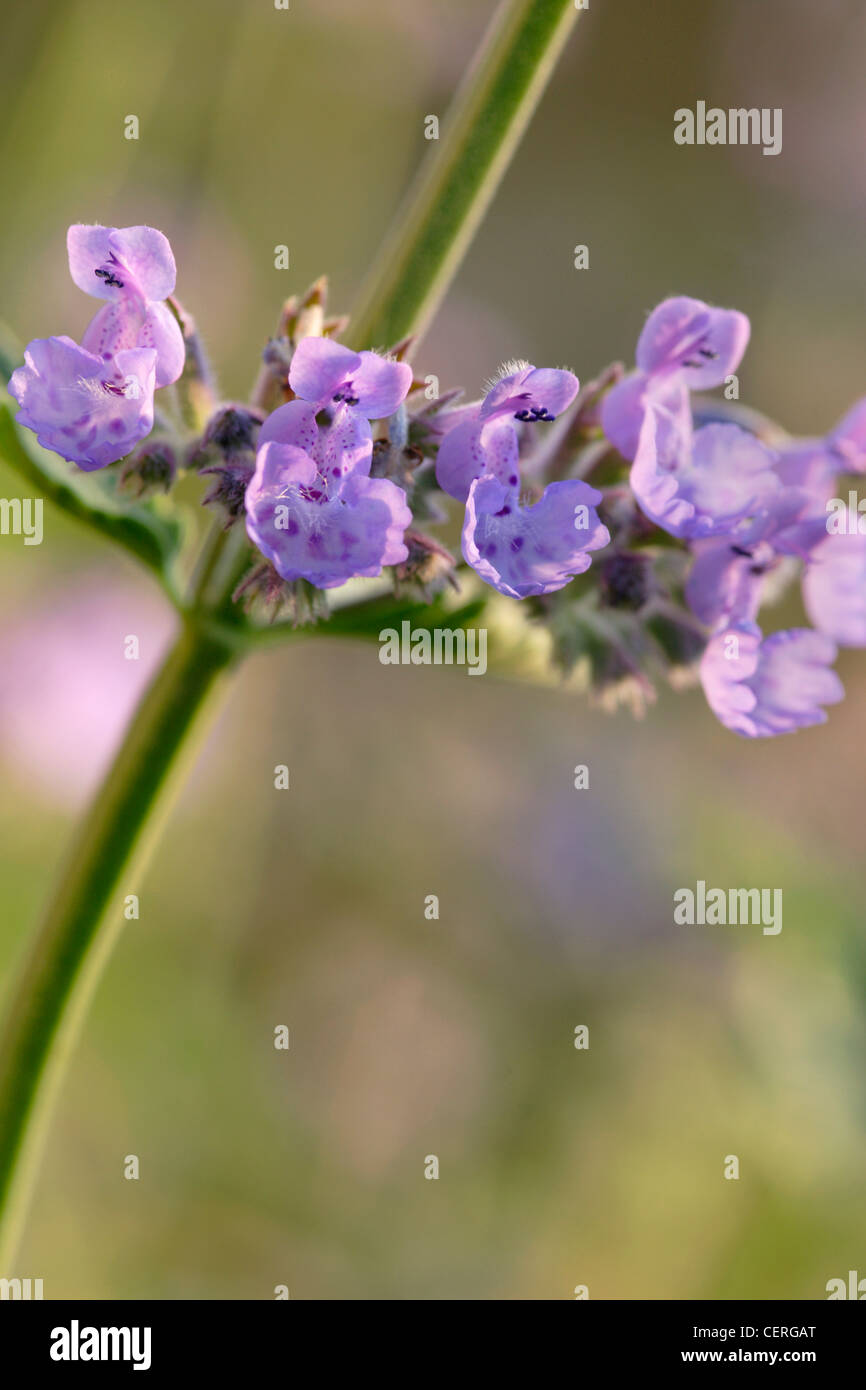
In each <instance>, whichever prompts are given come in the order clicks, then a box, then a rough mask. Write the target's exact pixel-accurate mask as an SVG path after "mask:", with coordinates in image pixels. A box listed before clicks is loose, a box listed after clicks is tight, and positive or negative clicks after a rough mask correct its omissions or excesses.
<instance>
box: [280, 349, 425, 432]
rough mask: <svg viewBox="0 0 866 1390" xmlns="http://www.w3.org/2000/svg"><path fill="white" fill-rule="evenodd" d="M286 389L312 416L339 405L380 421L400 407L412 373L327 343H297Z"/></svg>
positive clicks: (370, 354) (404, 366)
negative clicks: (309, 407)
mask: <svg viewBox="0 0 866 1390" xmlns="http://www.w3.org/2000/svg"><path fill="white" fill-rule="evenodd" d="M289 385H290V386H291V388H292V390H293V391H294V393H295V395H296V396H299V397H300V399H301V400H302V401H308V402H309V404H310V405H314V406H315V407H316V408H317V409H318V410H321V409H322V408H323V407H325V406H328V407H329V408H330V409H332V410H333V409H334V407H335V406H339V405H344V406H346V407H348V408H349V409H351V410H354V411H357V413H358V414H359V415H360V416H363V417H365V418H366V419H367V420H381V419H385V418H386V417H387V416H389V415H393V414H394V411H395V410H396V409H397V407H398V406H399V405H400V403H401V401H403V399H404V398H405V396H406V393H407V391H408V390H409V387H410V386H411V385H412V368H411V367H410V366H409V365H408V363H406V362H392V361H390V360H389V359H388V358H387V357H380V356H379V354H378V353H376V352H352V350H351V348H347V347H344V346H343V344H342V343H335V342H334V341H333V340H332V339H331V338H302V339H301V341H300V342H299V343H298V346H297V347H296V348H295V351H294V355H293V357H292V365H291V368H290V370H289Z"/></svg>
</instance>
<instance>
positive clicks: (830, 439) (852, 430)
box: [826, 396, 866, 473]
mask: <svg viewBox="0 0 866 1390" xmlns="http://www.w3.org/2000/svg"><path fill="white" fill-rule="evenodd" d="M826 442H827V445H828V447H829V448H831V449H832V450H833V452H834V454H835V455H836V457H837V458H838V459H839V462H840V466H841V471H842V472H846V473H866V396H864V398H863V399H862V400H860V401H858V402H857V404H856V405H853V406H852V407H851V409H850V410H849V411H848V413H847V415H844V416H843V417H842V419H841V420H840V421H839V423H838V425H837V426H836V428H835V429H833V430H831V431H830V433H829V434H828V435H827V440H826Z"/></svg>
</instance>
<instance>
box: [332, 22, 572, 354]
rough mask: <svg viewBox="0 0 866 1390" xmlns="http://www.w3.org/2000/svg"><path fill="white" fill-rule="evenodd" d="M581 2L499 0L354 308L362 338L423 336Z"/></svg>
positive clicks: (382, 343) (365, 343) (360, 342)
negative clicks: (434, 143) (441, 135)
mask: <svg viewBox="0 0 866 1390" xmlns="http://www.w3.org/2000/svg"><path fill="white" fill-rule="evenodd" d="M579 13H580V11H579V10H578V9H577V7H576V4H575V0H502V4H501V5H500V6H499V8H498V9H497V11H496V14H495V15H494V18H493V23H492V24H491V26H490V28H489V29H488V31H487V33H486V34H485V36H484V38H483V40H482V42H481V47H480V49H479V51H478V53H477V55H476V57H475V61H474V62H473V63H472V65H471V67H470V68H469V69H468V70H467V72H466V75H465V77H464V79H463V82H462V83H461V85H460V88H459V90H458V92H457V94H456V96H455V98H454V102H453V105H452V107H451V110H450V111H449V112H448V115H447V116H446V117H445V120H444V121H443V131H444V138H443V139H442V141H441V143H439V144H437V146H436V148H435V151H434V152H433V153H432V155H431V157H430V159H429V162H426V163H425V164H424V165H422V167H421V170H420V172H419V175H418V179H417V181H416V183H415V184H414V185H413V187H412V188H411V189H410V190H409V195H408V197H407V199H406V203H405V205H404V208H403V210H402V211H401V213H400V214H399V215H398V217H397V220H396V222H395V224H394V226H393V228H392V230H391V232H390V233H389V235H388V237H387V238H386V240H385V242H384V243H383V245H382V249H381V251H380V252H379V255H378V257H377V259H376V262H375V264H374V266H373V269H372V271H371V273H370V276H369V278H368V280H367V282H366V284H365V285H364V287H363V289H362V291H361V300H360V303H359V305H358V307H357V309H356V310H355V312H354V313H353V315H352V319H351V323H350V325H349V332H348V334H347V335H346V340H347V341H348V342H349V343H350V345H351V346H353V347H355V348H367V347H388V346H390V345H392V344H394V343H397V342H399V341H400V340H401V339H402V338H405V337H407V336H409V335H410V334H412V335H414V336H415V337H420V336H421V335H422V334H423V333H424V331H425V329H426V328H427V326H428V324H429V322H430V320H431V318H432V317H433V315H434V314H435V313H436V310H437V308H438V307H439V304H440V302H441V300H442V298H443V296H444V295H445V293H446V291H447V289H448V286H449V285H450V283H451V281H452V279H453V278H454V275H455V274H456V272H457V270H458V268H459V266H460V263H461V261H462V260H463V257H464V256H465V254H466V252H467V250H468V248H469V245H470V243H471V241H472V238H473V236H474V235H475V232H476V231H477V229H478V225H479V223H480V221H481V219H482V217H483V216H484V214H485V212H486V211H487V208H488V206H489V204H490V201H491V199H492V198H493V195H494V193H495V192H496V189H497V187H498V186H499V182H500V180H501V178H502V175H503V174H504V173H505V170H506V169H507V167H508V164H509V161H510V160H511V158H512V156H513V154H514V152H515V150H516V148H517V145H518V143H519V141H520V138H521V136H522V135H523V132H524V130H525V129H526V126H527V124H528V122H529V120H530V118H531V116H532V113H533V111H534V110H535V107H536V106H537V104H538V102H539V100H540V98H541V95H542V92H543V91H544V88H545V86H546V85H547V82H548V79H549V78H550V75H551V73H552V72H553V69H554V67H555V65H556V61H557V59H558V58H559V55H560V53H561V52H562V49H563V46H564V44H565V41H566V39H567V38H568V35H569V33H570V31H571V27H572V25H573V24H574V22H575V20H576V18H577V16H578V14H579Z"/></svg>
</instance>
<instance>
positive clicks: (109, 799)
mask: <svg viewBox="0 0 866 1390" xmlns="http://www.w3.org/2000/svg"><path fill="white" fill-rule="evenodd" d="M577 14H578V10H577V8H576V6H575V3H574V0H504V3H503V4H502V5H501V6H500V8H499V10H498V11H497V14H496V16H495V18H494V22H493V24H492V26H491V27H490V29H489V30H488V32H487V34H486V35H485V37H484V39H483V40H482V43H481V47H480V50H479V53H478V55H477V56H476V59H475V61H474V63H473V64H472V66H471V68H470V69H469V71H468V72H467V75H466V77H465V79H464V81H463V84H462V85H461V88H460V90H459V92H458V94H457V97H456V98H455V102H454V106H453V110H452V112H451V113H450V114H449V115H448V117H447V118H446V120H445V122H444V123H443V124H444V131H443V139H442V141H441V143H440V144H439V146H438V149H437V150H436V152H435V153H434V155H433V157H432V159H431V160H430V162H429V165H426V166H425V167H424V168H423V169H422V171H421V175H420V178H419V181H418V183H417V185H416V187H415V188H414V189H413V190H412V191H411V192H410V195H409V199H408V202H407V205H406V208H405V210H404V211H403V212H402V213H401V214H400V216H399V217H398V219H397V224H396V226H395V229H394V231H393V233H392V234H391V236H390V237H389V238H388V240H387V241H386V243H385V244H384V246H383V248H382V252H381V255H380V258H379V260H378V262H377V265H376V266H375V267H374V269H373V272H372V274H371V276H370V279H369V281H368V283H367V286H366V287H365V290H364V293H363V295H362V302H361V305H360V307H359V310H358V313H357V315H356V317H355V318H354V319H353V321H352V326H351V334H350V338H351V341H352V342H353V343H354V344H355V345H356V346H359V347H368V346H373V345H387V344H389V343H393V342H396V341H397V340H398V339H400V338H402V337H404V336H406V335H407V334H410V333H412V334H415V335H418V334H420V333H421V332H423V330H424V328H425V327H426V325H427V324H428V323H429V321H430V319H431V318H432V316H433V314H434V313H435V311H436V308H437V307H438V305H439V303H440V301H441V299H442V297H443V295H444V294H445V292H446V290H447V288H448V285H449V283H450V281H451V279H452V278H453V276H454V274H455V272H456V270H457V268H458V266H459V264H460V261H461V259H462V257H463V255H464V254H465V252H466V250H467V248H468V246H469V243H470V241H471V238H472V236H473V234H474V232H475V231H476V230H477V228H478V225H479V223H480V220H481V218H482V216H483V214H484V211H485V209H486V207H487V206H488V204H489V202H490V200H491V198H492V196H493V194H494V192H495V190H496V187H497V185H498V183H499V181H500V179H501V177H502V175H503V173H504V172H505V169H506V167H507V164H508V161H509V159H510V158H511V156H512V155H513V153H514V150H515V148H516V146H517V143H518V141H519V139H520V136H521V134H522V133H523V130H524V129H525V127H526V125H527V122H528V121H529V118H530V116H531V114H532V111H533V109H534V107H535V105H536V104H537V102H538V100H539V98H540V96H541V93H542V91H543V90H544V86H545V83H546V82H547V80H548V78H549V77H550V74H551V72H552V71H553V67H554V65H555V63H556V60H557V58H558V56H559V54H560V52H561V50H562V47H563V44H564V43H565V40H566V37H567V35H568V32H569V29H570V27H571V25H572V23H573V22H574V20H575V19H576V17H577ZM219 530H220V523H219V522H217V523H215V530H214V533H212V535H211V537H210V538H209V540H208V541H207V542H206V549H205V552H204V560H203V562H202V567H201V569H200V571H199V574H198V576H197V579H196V580H194V592H193V594H192V596H191V598H190V601H189V603H188V605H186V606H185V607H184V610H183V627H182V630H181V634H180V636H179V638H178V639H177V642H176V643H175V646H174V647H173V649H172V651H171V652H170V653H169V655H168V657H167V659H166V661H165V663H164V665H163V667H162V669H161V671H160V672H159V674H158V675H157V676H156V679H155V680H154V682H153V684H152V685H151V687H150V689H149V690H148V691H147V693H146V694H145V696H144V698H143V700H142V702H141V704H140V705H139V707H138V709H137V711H136V713H135V715H134V716H133V720H132V723H131V726H130V729H129V731H128V733H127V737H126V740H125V742H124V744H123V746H122V748H121V749H120V752H119V753H118V755H117V758H116V759H115V762H114V765H113V767H112V768H111V770H110V772H109V773H108V776H107V777H106V779H105V782H104V783H103V786H102V787H101V789H100V791H99V792H98V794H97V796H96V799H95V801H94V803H93V805H92V806H91V808H90V810H89V812H88V813H87V815H86V817H85V819H84V821H83V823H82V825H81V827H80V828H79V832H78V834H77V836H76V838H75V841H74V843H73V846H72V850H71V853H70V857H69V860H68V863H67V866H66V868H65V871H64V873H63V874H62V876H61V879H60V883H59V885H58V887H57V889H56V892H55V896H54V898H53V900H52V901H51V903H50V905H49V907H48V910H47V913H46V916H45V919H44V921H43V923H42V926H41V927H40V930H39V932H38V934H37V936H36V938H35V940H34V942H33V944H32V947H31V949H30V952H29V954H28V956H27V959H26V960H25V963H24V967H23V970H22V974H21V977H20V979H19V980H18V981H17V982H16V986H15V989H14V992H13V996H12V999H11V1004H10V1011H9V1015H8V1017H7V1019H6V1020H5V1025H4V1028H3V1032H2V1035H0V1275H3V1276H4V1277H12V1275H13V1269H12V1261H13V1260H14V1258H15V1254H16V1250H17V1245H18V1241H19V1238H20V1235H21V1231H22V1228H23V1224H24V1220H25V1218H26V1211H27V1203H28V1198H29V1196H30V1194H31V1192H32V1188H33V1184H34V1182H35V1178H36V1173H37V1168H38V1163H39V1157H40V1152H41V1148H42V1142H43V1139H44V1135H45V1131H46V1128H47V1125H48V1122H49V1120H50V1114H51V1107H52V1101H53V1099H54V1098H55V1097H56V1095H57V1093H58V1090H59V1086H60V1083H61V1081H62V1077H63V1072H64V1067H65V1063H66V1062H67V1060H68V1058H69V1056H70V1054H71V1051H72V1049H73V1047H74V1045H75V1041H76V1037H77V1034H78V1030H79V1027H80V1025H81V1023H82V1021H83V1019H84V1017H85V1015H86V1012H87V1008H88V1005H89V1003H90V1000H91V998H92V996H93V993H94V990H95V988H96V986H97V984H98V982H99V979H100V976H101V973H102V970H103V968H104V965H105V963H106V961H107V959H108V957H109V955H110V952H111V948H112V946H113V944H114V941H115V939H116V937H117V936H118V934H119V931H120V927H121V925H122V922H123V916H122V913H121V902H122V898H123V897H124V896H126V895H127V894H128V893H130V892H132V891H133V889H134V887H135V882H134V879H133V875H135V874H140V873H141V872H142V870H143V868H144V864H145V862H146V858H147V852H148V850H149V849H150V848H151V847H152V845H153V843H154V841H155V839H156V837H157V834H158V831H159V828H160V825H161V823H162V820H163V819H164V817H165V815H166V814H167V812H168V811H169V809H170V805H171V792H172V791H173V790H176V789H177V788H178V787H179V785H180V784H181V781H182V773H183V770H184V768H185V766H186V764H187V763H188V761H189V758H190V757H191V755H192V752H193V751H194V742H193V738H192V735H193V733H194V732H195V731H196V730H198V729H200V728H201V725H202V723H203V719H202V716H203V715H204V713H205V710H206V707H207V706H208V705H209V703H210V702H211V696H212V694H213V692H214V691H215V689H216V687H217V686H218V685H219V684H220V677H221V676H222V675H223V674H224V673H225V672H226V671H227V670H228V669H229V668H230V667H231V666H232V665H233V664H234V663H236V662H237V661H238V660H239V659H240V657H241V656H242V654H243V647H244V641H243V639H242V637H241V633H240V629H237V628H235V630H234V631H230V628H229V626H228V625H227V624H224V623H222V622H221V621H220V619H221V618H222V617H224V616H225V615H226V613H227V611H228V609H229V605H230V602H231V593H232V592H233V589H234V585H235V584H236V582H237V577H238V576H237V570H236V567H235V566H234V565H231V564H230V565H229V567H228V573H227V574H226V575H225V576H224V577H222V571H221V568H220V561H221V560H222V559H223V558H224V556H223V552H224V550H229V551H230V550H231V549H232V545H231V542H229V543H228V544H227V545H226V543H225V542H224V541H223V540H222V539H221V538H220V536H219V535H218V534H217V533H218V532H219ZM229 558H231V557H229Z"/></svg>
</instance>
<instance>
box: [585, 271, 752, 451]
mask: <svg viewBox="0 0 866 1390" xmlns="http://www.w3.org/2000/svg"><path fill="white" fill-rule="evenodd" d="M749 332H750V328H749V320H748V319H747V318H746V316H745V314H740V313H738V312H737V310H736V309H714V308H711V307H710V305H708V304H704V303H703V302H702V301H701V300H700V299H688V298H685V297H684V296H680V297H677V298H675V299H666V300H664V301H663V303H661V304H659V306H658V307H657V308H656V309H654V310H653V311H652V313H651V314H650V316H649V318H648V319H647V321H646V323H645V324H644V328H643V332H642V333H641V335H640V338H639V339H638V344H637V352H636V361H637V371H635V372H632V373H630V374H629V375H628V376H626V377H624V378H623V380H622V381H621V382H618V384H617V385H616V386H614V388H613V389H612V390H611V391H609V392H608V394H607V395H606V396H605V398H604V401H603V403H602V415H601V420H602V428H603V429H604V432H605V434H606V435H607V437H608V439H610V441H611V442H612V443H613V444H614V445H615V446H616V448H617V449H619V451H620V453H621V454H622V455H623V457H624V458H627V459H633V458H634V456H635V453H636V451H637V446H638V438H639V435H640V431H641V425H642V424H643V419H644V411H645V408H646V404H647V402H648V401H651V400H655V401H658V402H659V403H660V404H661V405H663V406H664V407H665V408H666V409H667V410H668V411H670V412H672V413H673V414H677V413H678V412H679V411H681V410H682V409H683V408H684V406H685V408H688V393H689V391H702V390H707V389H709V388H710V387H713V386H720V385H721V384H722V382H723V381H724V380H725V378H726V377H727V376H729V375H730V373H731V372H734V371H736V369H737V367H738V366H739V364H740V361H741V359H742V356H743V353H744V352H745V350H746V345H747V343H748V341H749Z"/></svg>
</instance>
